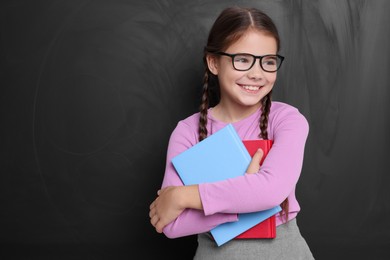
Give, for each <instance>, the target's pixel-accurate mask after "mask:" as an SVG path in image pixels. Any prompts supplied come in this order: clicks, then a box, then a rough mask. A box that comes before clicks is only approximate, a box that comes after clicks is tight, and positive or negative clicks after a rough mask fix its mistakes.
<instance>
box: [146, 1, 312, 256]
mask: <svg viewBox="0 0 390 260" xmlns="http://www.w3.org/2000/svg"><path fill="white" fill-rule="evenodd" d="M279 41H280V40H279V36H278V32H277V29H276V27H275V25H274V23H273V22H272V20H271V19H270V18H269V17H268V16H267V15H266V14H264V13H263V12H261V11H260V10H257V9H254V8H238V7H232V8H227V9H225V10H224V11H222V13H221V14H220V15H219V17H218V18H217V19H216V21H215V23H214V25H213V27H212V28H211V31H210V33H209V37H208V41H207V46H206V47H205V49H204V58H203V60H204V64H205V74H204V86H203V95H202V102H201V105H200V112H199V113H196V114H194V115H192V116H189V117H188V118H186V119H184V120H182V121H180V122H179V123H178V124H177V126H176V128H175V129H174V131H173V132H172V135H171V137H170V141H169V145H168V151H167V163H166V170H165V175H164V180H163V183H162V189H161V190H159V191H158V197H157V198H156V199H155V200H154V201H153V202H152V203H151V205H150V212H149V216H150V221H151V224H152V225H153V226H154V227H155V229H156V231H157V232H159V233H161V232H164V234H165V235H166V236H167V237H169V238H176V237H181V236H187V235H192V234H198V248H197V250H196V254H195V257H194V259H224V260H225V259H278V260H282V259H295V260H296V259H313V256H312V253H311V252H310V249H309V247H308V245H307V244H306V242H305V240H304V238H303V237H302V236H301V234H300V232H299V228H298V226H297V223H296V217H297V214H298V212H299V210H300V206H299V204H298V202H297V199H296V197H295V187H296V184H297V181H298V179H299V176H300V172H301V168H302V163H303V155H304V147H305V142H306V139H307V135H308V123H307V120H306V119H305V118H304V116H303V115H302V114H300V113H299V111H298V110H297V109H296V108H294V107H292V106H290V105H287V104H285V103H281V102H272V101H271V93H272V88H273V86H274V83H275V81H276V74H277V73H276V71H277V70H278V69H279V68H280V66H281V65H282V62H283V59H284V57H282V56H280V55H278V51H279V48H280V42H279ZM212 95H214V97H213V96H212ZM212 98H214V100H216V105H215V106H213V104H212ZM228 123H232V124H233V126H234V128H235V129H236V131H237V133H238V134H239V136H240V137H241V139H259V138H263V139H272V140H273V146H272V148H271V150H270V151H269V153H268V155H267V157H266V158H265V160H264V162H263V164H262V166H261V167H259V162H260V160H261V157H262V152H261V150H259V151H258V152H257V153H256V154H255V156H254V157H253V159H252V161H251V163H250V165H249V167H248V169H247V174H245V175H243V176H240V177H236V178H233V179H230V180H226V181H219V182H214V183H204V184H199V185H191V186H183V183H182V182H181V180H180V178H179V176H178V175H177V173H176V171H175V169H174V167H173V165H172V163H171V159H172V158H173V157H175V156H176V155H178V154H180V153H181V152H183V151H185V150H186V149H188V148H190V147H191V146H193V145H195V144H196V143H197V142H200V141H202V140H203V139H205V138H207V136H208V135H211V134H213V133H214V132H216V131H218V130H220V129H221V128H223V127H224V126H226V125H227V124H228ZM200 163H201V162H200ZM279 204H280V205H281V207H282V211H281V212H280V214H278V215H277V219H276V222H277V223H276V224H277V235H276V238H275V239H255V240H231V241H229V242H227V243H226V244H224V245H222V246H220V247H218V246H216V244H215V242H214V241H213V238H212V237H211V235H210V233H209V232H208V231H209V230H210V229H212V228H214V227H215V226H217V225H219V224H221V223H225V222H231V221H236V220H237V214H238V213H246V212H254V211H260V210H265V209H269V208H272V207H274V206H276V205H279Z"/></svg>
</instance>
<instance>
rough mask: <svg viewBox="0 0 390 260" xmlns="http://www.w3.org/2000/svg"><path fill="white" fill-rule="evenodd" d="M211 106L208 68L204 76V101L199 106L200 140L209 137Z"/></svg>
mask: <svg viewBox="0 0 390 260" xmlns="http://www.w3.org/2000/svg"><path fill="white" fill-rule="evenodd" d="M208 108H209V72H208V70H207V69H206V71H205V73H204V77H203V93H202V101H201V104H200V107H199V111H200V117H199V142H200V141H202V140H203V139H205V138H206V137H207V128H206V126H207V110H208Z"/></svg>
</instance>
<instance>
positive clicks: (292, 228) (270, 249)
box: [194, 219, 314, 260]
mask: <svg viewBox="0 0 390 260" xmlns="http://www.w3.org/2000/svg"><path fill="white" fill-rule="evenodd" d="M194 259H195V260H220V259H221V260H234V259H244V260H251V259H256V260H259V259H265V260H273V259H275V260H310V259H314V257H313V255H312V253H311V251H310V248H309V246H308V245H307V243H306V241H305V239H304V238H303V237H302V235H301V233H300V231H299V228H298V225H297V222H296V219H292V220H290V221H289V222H287V223H286V224H282V225H279V226H278V227H277V228H276V238H273V239H237V240H231V241H229V242H227V243H226V244H223V245H221V246H219V247H218V246H217V244H216V243H215V242H214V240H213V238H212V236H211V234H210V233H208V232H207V233H202V234H199V235H198V248H197V250H196V253H195V256H194Z"/></svg>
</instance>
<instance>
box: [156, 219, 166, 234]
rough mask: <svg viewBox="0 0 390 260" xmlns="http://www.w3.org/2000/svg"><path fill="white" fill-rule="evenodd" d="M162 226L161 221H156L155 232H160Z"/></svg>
mask: <svg viewBox="0 0 390 260" xmlns="http://www.w3.org/2000/svg"><path fill="white" fill-rule="evenodd" d="M164 226H165V225H163V223H162V222H161V221H158V222H157V223H156V226H155V228H156V231H157V233H162V232H163V228H164Z"/></svg>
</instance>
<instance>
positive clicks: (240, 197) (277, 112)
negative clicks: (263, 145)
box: [162, 101, 309, 238]
mask: <svg viewBox="0 0 390 260" xmlns="http://www.w3.org/2000/svg"><path fill="white" fill-rule="evenodd" d="M211 110H212V108H211V109H210V110H209V113H208V124H207V129H208V133H209V135H210V134H213V133H215V132H216V131H218V130H220V129H221V128H223V127H224V126H226V125H227V123H224V122H221V121H218V120H217V119H215V118H213V116H212V111H211ZM260 116H261V110H260V109H258V110H257V111H256V112H255V113H253V114H252V115H250V116H248V117H246V118H244V119H242V120H241V121H238V122H234V123H232V125H233V126H234V128H235V129H236V131H237V133H238V135H239V136H240V138H241V139H242V140H250V139H259V133H260V129H259V119H260ZM198 126H199V113H196V114H193V115H191V116H189V117H187V118H186V119H184V120H182V121H179V122H178V124H177V126H176V128H175V129H174V130H173V132H172V134H171V137H170V140H169V144H168V150H167V158H166V160H167V161H166V169H165V175H164V179H163V183H162V187H167V186H180V185H183V182H182V181H181V179H180V178H179V176H178V174H177V172H176V170H175V168H174V167H173V165H172V163H171V159H172V158H173V157H175V156H176V155H178V154H180V153H181V152H183V151H185V150H187V149H188V148H190V147H192V146H193V145H195V144H196V143H198V137H199V135H198ZM308 132H309V125H308V122H307V120H306V118H305V117H304V116H303V115H302V114H301V113H300V112H299V111H298V110H297V109H296V108H294V107H293V106H290V105H288V104H285V103H282V102H275V101H273V102H272V105H271V110H270V114H269V120H268V139H271V140H273V145H272V147H271V149H270V151H269V153H268V155H267V157H266V158H265V159H264V162H263V164H262V166H261V167H260V170H259V172H258V173H255V174H245V175H243V176H239V177H236V178H232V179H228V180H224V181H218V182H214V183H204V184H200V185H199V193H200V198H201V202H202V205H203V210H195V209H186V210H184V211H183V212H182V214H180V215H179V216H178V217H177V218H176V219H175V220H174V221H172V222H171V223H169V224H168V225H167V226H166V227H165V228H164V229H163V232H164V234H165V235H166V236H167V237H169V238H176V237H182V236H188V235H193V234H199V233H203V232H207V231H210V230H211V229H212V228H214V227H215V226H217V225H219V224H222V223H225V222H232V221H237V213H247V212H254V211H260V210H265V209H269V208H272V207H275V206H277V205H280V204H281V203H282V202H283V201H284V199H285V198H286V197H288V200H289V220H290V219H293V218H295V217H296V215H297V214H298V212H299V211H300V206H299V203H298V201H297V199H296V197H295V187H296V184H297V182H298V179H299V176H300V174H301V169H302V164H303V156H304V149H305V143H306V139H307V136H308ZM199 163H201V162H199ZM282 223H283V220H282V217H281V216H280V215H279V214H277V216H276V225H280V224H282Z"/></svg>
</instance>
